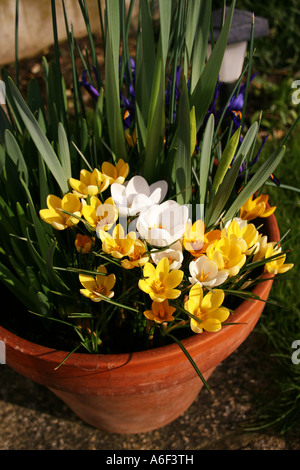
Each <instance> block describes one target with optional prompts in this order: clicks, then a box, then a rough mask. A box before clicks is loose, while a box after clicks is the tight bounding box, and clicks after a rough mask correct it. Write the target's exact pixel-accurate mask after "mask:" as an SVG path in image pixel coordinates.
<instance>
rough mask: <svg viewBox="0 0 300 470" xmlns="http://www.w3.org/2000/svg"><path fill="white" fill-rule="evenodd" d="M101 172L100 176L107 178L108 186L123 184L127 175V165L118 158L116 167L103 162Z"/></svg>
mask: <svg viewBox="0 0 300 470" xmlns="http://www.w3.org/2000/svg"><path fill="white" fill-rule="evenodd" d="M101 170H102V174H103V175H105V176H106V177H107V178H108V181H109V184H113V183H119V184H123V183H124V181H125V179H126V177H127V176H128V173H129V165H128V163H125V162H124V160H123V159H122V158H120V159H119V160H118V163H117V164H116V166H115V165H113V164H112V163H109V162H103V163H102V167H101Z"/></svg>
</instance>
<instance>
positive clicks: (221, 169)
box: [211, 127, 241, 195]
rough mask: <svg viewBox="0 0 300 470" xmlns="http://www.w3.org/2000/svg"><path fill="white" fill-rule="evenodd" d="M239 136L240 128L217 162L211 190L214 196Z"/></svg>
mask: <svg viewBox="0 0 300 470" xmlns="http://www.w3.org/2000/svg"><path fill="white" fill-rule="evenodd" d="M240 134H241V128H240V127H239V128H238V129H237V130H236V131H235V133H234V134H233V136H232V137H231V139H230V140H229V142H228V143H227V145H226V147H225V149H224V152H223V153H222V156H221V159H220V162H219V165H218V168H217V171H216V174H215V177H214V181H213V185H212V188H211V191H212V195H214V194H215V193H216V192H217V190H218V187H219V186H220V184H221V183H222V181H223V179H224V176H225V175H226V173H227V171H228V168H229V167H230V165H231V163H232V160H233V157H234V155H235V152H236V149H237V146H238V143H239V139H240Z"/></svg>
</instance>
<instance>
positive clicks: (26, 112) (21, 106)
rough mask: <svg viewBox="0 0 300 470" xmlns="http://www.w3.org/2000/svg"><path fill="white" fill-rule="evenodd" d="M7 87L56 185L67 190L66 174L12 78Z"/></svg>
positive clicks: (64, 191) (63, 190)
mask: <svg viewBox="0 0 300 470" xmlns="http://www.w3.org/2000/svg"><path fill="white" fill-rule="evenodd" d="M9 87H10V90H11V94H12V96H13V99H14V103H15V104H16V107H17V109H18V112H19V113H20V116H21V118H22V120H23V122H24V124H25V126H26V128H27V130H28V132H29V134H30V136H31V138H32V140H33V141H34V143H35V145H36V147H37V149H38V151H39V152H40V154H41V156H42V157H43V159H44V161H45V163H46V165H47V166H48V168H49V170H50V171H51V173H52V174H53V176H54V178H55V179H56V181H57V183H58V185H59V186H60V188H61V190H62V192H63V193H66V192H68V190H69V188H68V183H67V178H66V175H65V173H64V171H63V168H62V165H61V164H60V161H59V159H58V157H57V155H56V153H55V152H54V150H53V148H52V146H51V144H50V142H49V140H48V139H47V137H46V136H45V134H44V133H43V131H42V129H41V127H40V126H39V124H38V122H37V120H36V119H35V117H34V115H33V114H32V112H31V111H30V109H29V107H28V106H27V104H26V102H25V100H24V99H23V97H22V95H21V93H20V92H19V90H18V88H17V87H16V85H15V83H14V82H13V80H12V79H9Z"/></svg>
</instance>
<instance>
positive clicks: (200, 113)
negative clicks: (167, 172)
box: [191, 0, 235, 130]
mask: <svg viewBox="0 0 300 470" xmlns="http://www.w3.org/2000/svg"><path fill="white" fill-rule="evenodd" d="M234 6H235V0H233V2H232V4H231V7H230V10H229V13H228V15H227V18H226V21H225V24H224V26H223V28H222V30H221V33H220V36H219V38H218V40H217V42H216V44H215V45H214V48H213V50H212V53H211V55H210V57H209V60H208V61H207V64H206V66H205V68H204V69H203V72H202V74H201V76H200V78H199V80H198V82H197V83H196V85H195V87H194V89H193V92H192V94H191V106H195V109H196V119H197V130H199V128H200V126H201V125H202V123H203V120H204V118H205V116H206V113H207V110H208V108H209V105H210V103H211V100H212V98H213V95H214V92H215V87H216V83H217V79H218V75H219V72H220V68H221V65H222V60H223V56H224V52H225V49H226V45H227V39H228V34H229V30H230V26H231V20H232V16H233V11H234Z"/></svg>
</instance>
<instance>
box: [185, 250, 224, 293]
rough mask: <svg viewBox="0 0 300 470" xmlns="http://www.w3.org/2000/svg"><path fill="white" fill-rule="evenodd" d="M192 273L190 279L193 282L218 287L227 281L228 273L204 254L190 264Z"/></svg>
mask: <svg viewBox="0 0 300 470" xmlns="http://www.w3.org/2000/svg"><path fill="white" fill-rule="evenodd" d="M189 269H190V274H191V277H189V281H190V283H191V284H196V283H197V282H198V283H199V284H201V286H207V287H216V286H219V285H220V284H223V282H225V281H226V279H227V277H228V273H227V272H226V271H219V270H218V268H217V265H216V263H215V262H214V261H211V260H210V259H209V258H208V257H207V256H205V255H203V256H200V257H199V258H197V259H196V260H195V261H191V262H190V264H189Z"/></svg>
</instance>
